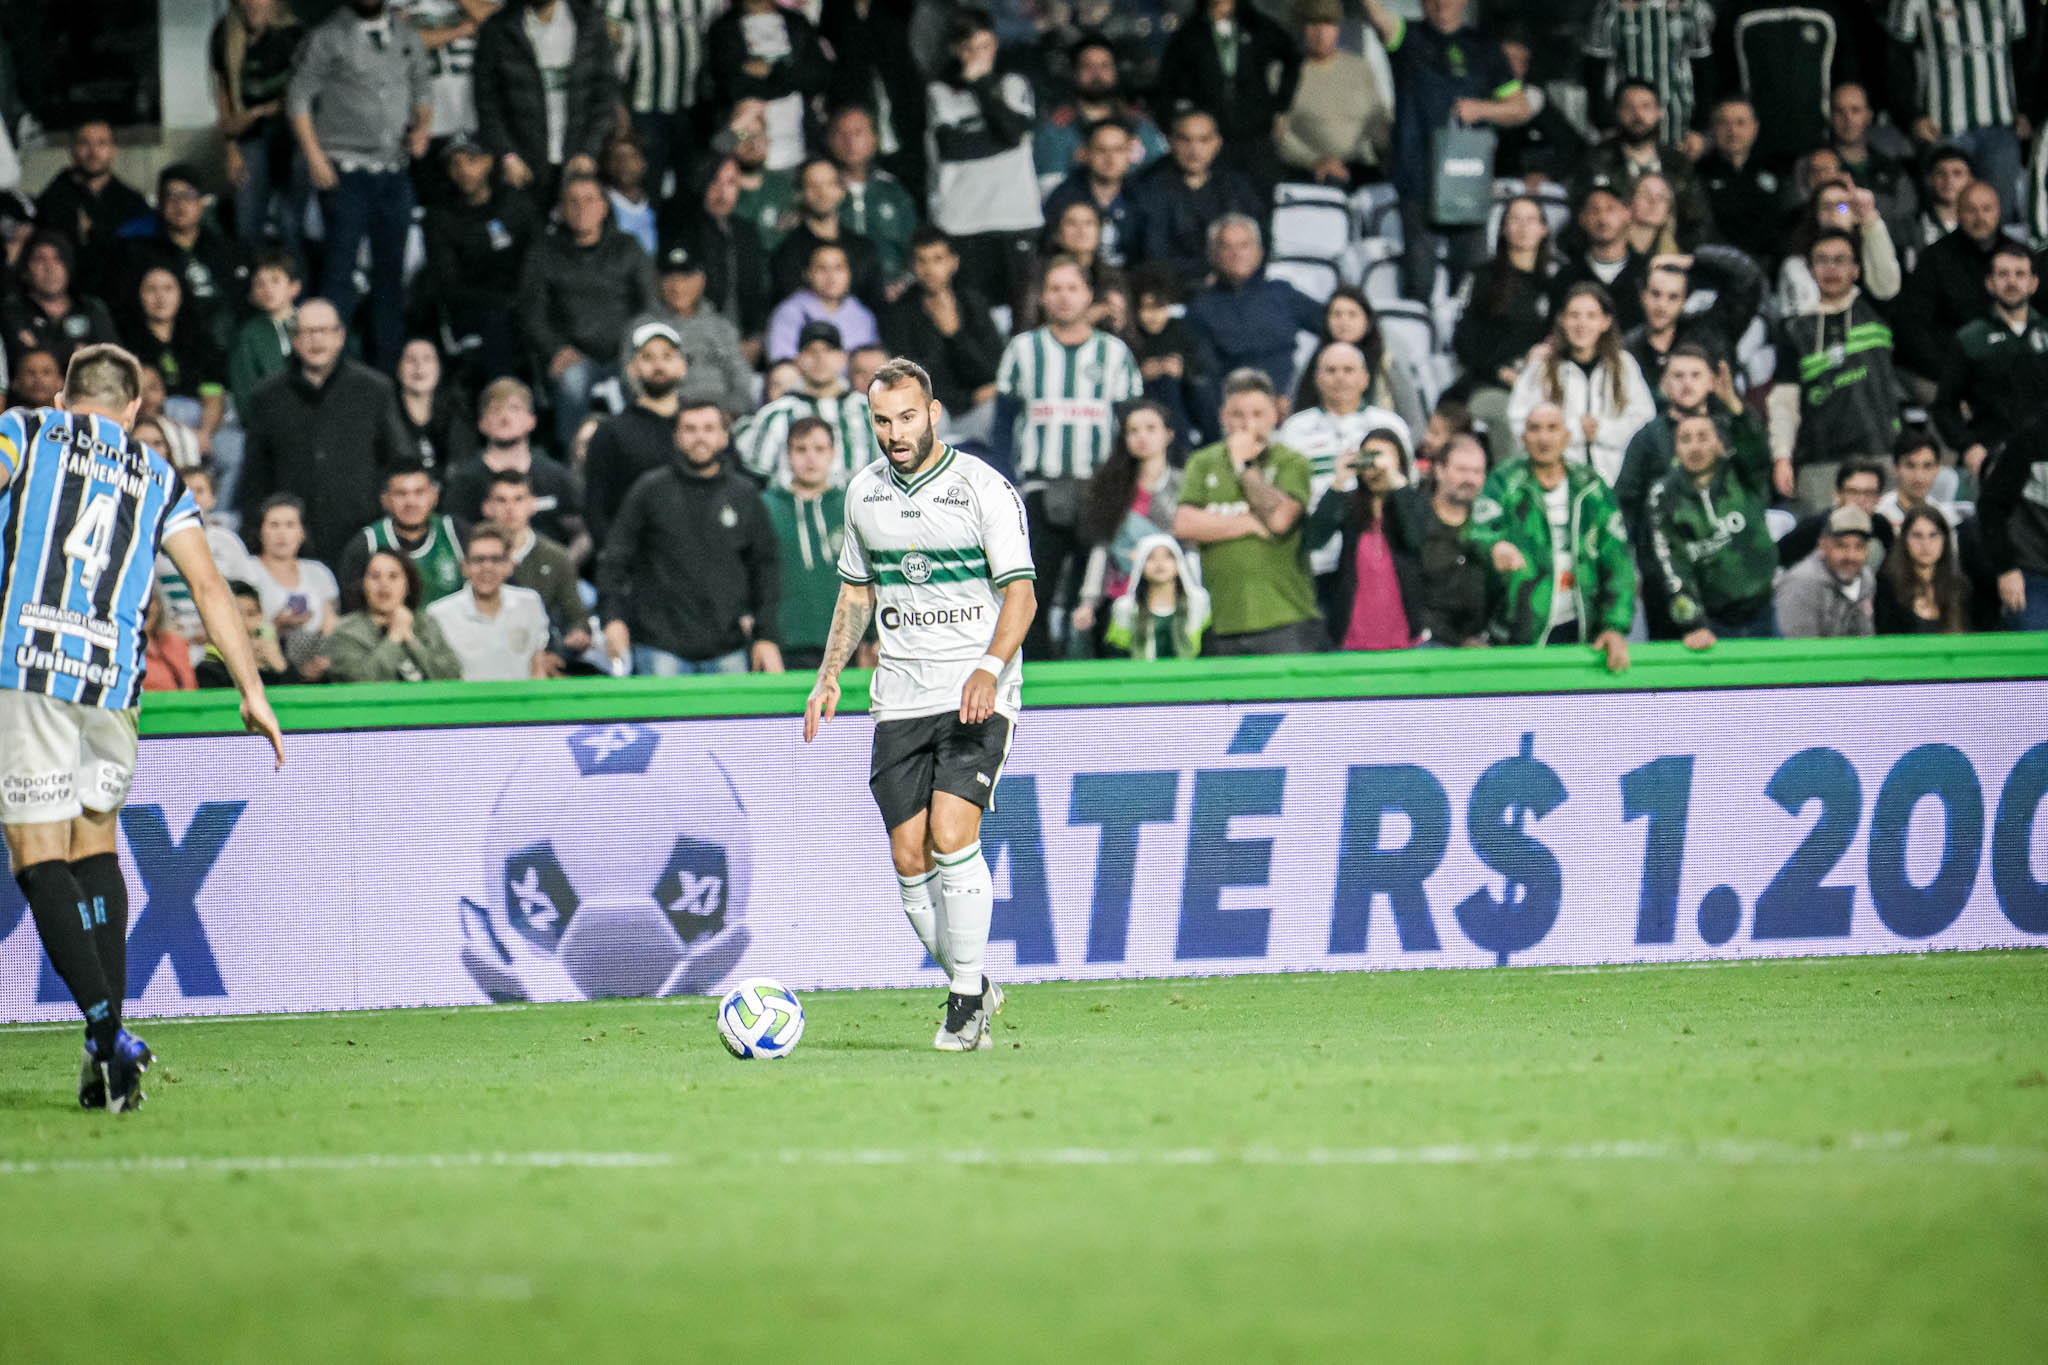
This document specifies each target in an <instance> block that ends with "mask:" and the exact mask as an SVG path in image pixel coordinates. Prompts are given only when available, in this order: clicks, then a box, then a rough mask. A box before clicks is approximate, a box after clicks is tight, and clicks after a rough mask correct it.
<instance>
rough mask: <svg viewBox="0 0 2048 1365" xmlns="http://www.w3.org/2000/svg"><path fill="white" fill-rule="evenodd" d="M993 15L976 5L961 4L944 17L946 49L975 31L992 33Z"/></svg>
mask: <svg viewBox="0 0 2048 1365" xmlns="http://www.w3.org/2000/svg"><path fill="white" fill-rule="evenodd" d="M995 31H996V20H995V16H994V15H992V14H990V13H989V12H988V11H987V10H985V9H982V8H980V7H979V6H976V5H962V6H961V7H960V8H959V9H956V10H954V11H953V13H952V14H951V15H949V16H948V17H947V19H946V50H947V51H948V52H950V51H952V50H953V49H954V48H956V47H958V46H960V44H962V43H964V42H966V41H967V40H968V39H969V38H972V37H973V36H974V35H975V34H977V33H994V32H995Z"/></svg>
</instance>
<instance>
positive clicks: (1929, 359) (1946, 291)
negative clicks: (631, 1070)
mask: <svg viewBox="0 0 2048 1365" xmlns="http://www.w3.org/2000/svg"><path fill="white" fill-rule="evenodd" d="M2003 237H2004V234H2003V233H2002V232H2000V231H1999V227H1998V191H1997V190H1995V189H1993V188H1992V187H1991V186H1989V185H1987V184H1985V183H1984V182H1983V181H1981V180H1978V181H1975V182H1973V183H1971V184H1970V186H1969V187H1968V188H1966V189H1965V190H1964V191H1963V192H1962V193H1961V194H1960V195H1958V196H1956V230H1955V231H1954V232H1951V233H1949V234H1948V236H1946V237H1944V238H1942V239H1941V240H1940V241H1938V242H1936V243H1935V244H1934V245H1933V246H1931V247H1928V248H1927V250H1925V251H1923V252H1921V253H1920V260H1919V263H1918V264H1917V265H1915V266H1914V267H1913V273H1912V274H1911V275H1909V276H1907V277H1906V285H1905V288H1903V289H1901V290H1900V291H1899V301H1898V303H1897V304H1896V305H1895V306H1894V308H1893V310H1892V322H1893V324H1894V327H1895V329H1896V331H1897V333H1898V351H1899V366H1900V368H1902V369H1905V370H1909V371H1911V372H1912V373H1913V374H1914V375H1916V376H1918V377H1919V378H1920V379H1922V380H1924V381H1926V383H1927V386H1928V387H1927V389H1926V391H1924V392H1923V393H1922V394H1921V397H1923V398H1925V397H1931V396H1932V385H1933V383H1934V382H1935V381H1936V380H1938V379H1940V378H1941V367H1942V358H1943V356H1944V355H1945V354H1946V352H1947V351H1948V348H1949V343H1950V342H1951V341H1953V340H1954V339H1955V334H1956V330H1957V329H1958V328H1960V327H1961V326H1962V325H1963V324H1964V323H1966V322H1971V321H1974V320H1975V319H1977V318H1981V317H1984V316H1986V315H1987V314H1989V313H1990V311H1991V296H1990V295H1988V294H1986V293H1985V292H1984V281H1985V280H1987V279H1989V278H1990V276H1991V254H1992V252H1994V251H1995V250H1997V248H1998V243H1999V242H2000V240H2002V239H2003Z"/></svg>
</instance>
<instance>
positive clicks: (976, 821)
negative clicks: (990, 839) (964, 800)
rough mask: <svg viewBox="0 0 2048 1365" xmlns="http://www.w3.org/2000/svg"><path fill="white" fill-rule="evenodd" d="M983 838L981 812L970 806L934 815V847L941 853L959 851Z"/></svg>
mask: <svg viewBox="0 0 2048 1365" xmlns="http://www.w3.org/2000/svg"><path fill="white" fill-rule="evenodd" d="M980 838H981V812H980V811H979V810H978V809H976V808H974V807H972V806H969V807H968V808H967V809H966V810H964V811H960V812H946V813H944V814H940V813H937V812H934V813H933V815H932V848H933V849H934V850H935V851H936V852H939V853H958V852H959V851H960V850H961V849H963V848H966V847H967V846H968V845H969V844H972V843H974V842H976V841H977V840H979V839H980Z"/></svg>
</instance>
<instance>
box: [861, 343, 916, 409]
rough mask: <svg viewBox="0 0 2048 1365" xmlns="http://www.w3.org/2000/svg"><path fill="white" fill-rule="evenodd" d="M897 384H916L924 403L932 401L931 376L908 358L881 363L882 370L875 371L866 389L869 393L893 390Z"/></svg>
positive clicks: (900, 357) (895, 358)
mask: <svg viewBox="0 0 2048 1365" xmlns="http://www.w3.org/2000/svg"><path fill="white" fill-rule="evenodd" d="M899 384H916V385H917V387H918V391H919V392H920V393H922V394H923V395H924V401H925V402H927V403H929V402H931V401H932V377H931V375H929V374H927V373H926V372H925V368H924V366H922V365H920V364H918V363H917V362H916V361H915V360H912V359H911V358H910V357H908V356H901V355H899V356H893V357H891V358H890V359H889V360H887V361H885V362H883V365H882V368H880V369H879V370H876V371H875V377H874V378H873V379H870V380H869V381H868V389H869V391H870V392H872V391H873V390H875V389H893V388H895V387H896V386H897V385H899Z"/></svg>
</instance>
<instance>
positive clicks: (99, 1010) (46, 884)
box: [14, 858, 121, 1061]
mask: <svg viewBox="0 0 2048 1365" xmlns="http://www.w3.org/2000/svg"><path fill="white" fill-rule="evenodd" d="M14 881H15V885H17V886H19V887H20V888H21V894H22V895H24V896H26V897H27V898H28V908H29V913H30V914H31V915H33V916H34V917H35V921H36V937H38V938H40V939H41V940H42V941H43V951H44V952H46V953H48V954H49V955H50V965H51V966H53V967H55V968H56V969H57V975H58V976H60V977H62V978H63V980H64V985H65V987H66V989H68V990H69V991H70V992H71V998H72V999H73V1000H75V1001H76V1002H77V1003H78V1010H79V1013H81V1014H83V1015H84V1016H85V1034H86V1037H88V1038H90V1039H92V1043H93V1047H94V1049H95V1050H96V1051H97V1052H98V1053H99V1056H100V1059H101V1060H102V1061H106V1060H109V1059H111V1058H112V1057H113V1055H114V1035H115V1034H116V1033H117V1032H118V1031H119V1030H120V1027H121V1003H120V1001H118V1000H114V999H112V998H110V996H109V993H108V991H107V978H106V973H105V972H104V971H103V970H102V969H101V967H100V955H99V948H98V947H97V946H96V945H95V944H94V942H93V933H92V928H93V927H92V908H91V907H90V906H89V905H87V904H86V901H85V897H83V896H82V895H80V894H79V891H78V879H77V878H76V877H74V876H72V875H71V864H69V863H67V862H63V861H61V860H59V859H55V858H53V859H51V860H50V861H48V862H41V863H32V864H30V865H29V866H27V867H24V868H22V869H21V870H20V871H19V872H17V873H15V874H14Z"/></svg>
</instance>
